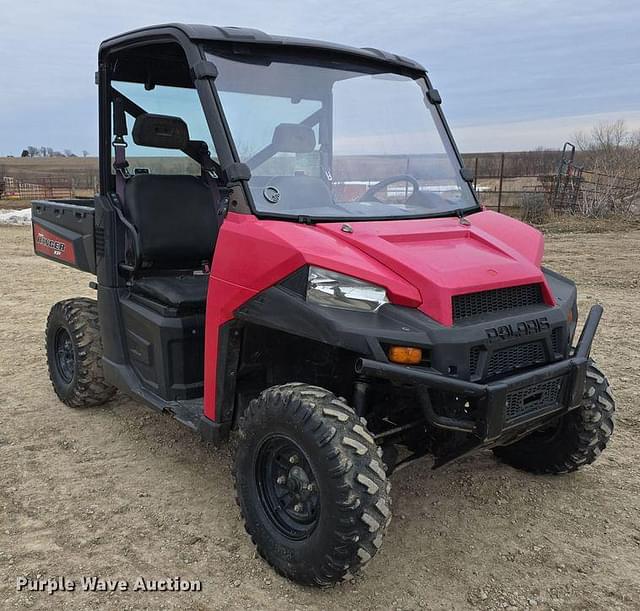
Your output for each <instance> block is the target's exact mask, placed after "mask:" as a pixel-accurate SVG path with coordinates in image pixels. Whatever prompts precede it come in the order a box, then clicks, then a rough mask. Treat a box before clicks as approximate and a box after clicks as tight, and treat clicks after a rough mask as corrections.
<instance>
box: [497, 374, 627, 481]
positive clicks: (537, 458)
mask: <svg viewBox="0 0 640 611" xmlns="http://www.w3.org/2000/svg"><path fill="white" fill-rule="evenodd" d="M614 415H615V402H614V399H613V395H612V394H611V387H610V386H609V382H608V381H607V378H606V377H605V375H604V374H603V373H602V372H601V371H600V370H599V369H598V368H597V367H596V366H595V365H594V363H593V362H589V365H588V368H587V379H586V380H585V388H584V398H583V401H582V404H581V405H580V407H577V408H576V409H574V410H572V411H570V412H569V413H568V414H565V415H564V416H562V418H560V419H559V420H558V421H556V422H555V423H554V424H552V425H550V426H549V427H546V428H545V429H543V430H540V431H535V432H533V433H531V434H530V435H528V436H527V437H525V438H524V439H522V440H520V441H517V442H516V443H513V444H511V445H508V446H501V447H498V448H494V450H493V451H494V453H495V455H496V456H497V457H498V458H500V459H501V460H502V461H504V462H505V463H507V464H509V465H511V466H512V467H516V468H517V469H522V470H523V471H529V472H531V473H549V474H560V473H570V472H572V471H576V470H577V469H579V468H580V467H583V466H584V465H589V464H591V463H592V462H594V461H595V460H596V458H598V456H600V453H601V452H602V451H603V450H604V449H605V448H606V446H607V443H608V442H609V439H610V438H611V435H612V434H613V426H614Z"/></svg>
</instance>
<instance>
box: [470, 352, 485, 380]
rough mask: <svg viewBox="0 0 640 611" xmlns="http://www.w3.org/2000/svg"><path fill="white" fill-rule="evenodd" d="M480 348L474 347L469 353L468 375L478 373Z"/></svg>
mask: <svg viewBox="0 0 640 611" xmlns="http://www.w3.org/2000/svg"><path fill="white" fill-rule="evenodd" d="M481 349H482V347H481V346H474V347H473V348H471V350H470V351H469V374H470V375H472V376H474V375H476V373H477V371H478V361H479V360H480V350H481Z"/></svg>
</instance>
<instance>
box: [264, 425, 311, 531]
mask: <svg viewBox="0 0 640 611" xmlns="http://www.w3.org/2000/svg"><path fill="white" fill-rule="evenodd" d="M256 482H257V486H258V495H259V497H260V501H261V502H262V506H263V508H264V510H265V512H266V514H267V516H268V517H269V519H270V520H271V522H272V523H273V525H274V526H275V527H276V528H277V529H278V531H279V532H280V533H281V534H283V535H284V536H285V537H287V538H288V539H293V540H301V539H306V538H307V537H308V536H309V535H310V534H311V533H312V532H313V530H314V529H315V527H316V525H317V524H318V520H319V518H320V494H319V490H318V484H317V481H316V478H315V475H314V473H313V470H312V468H311V465H310V464H309V461H308V459H307V457H306V456H305V454H304V452H303V451H302V450H301V449H300V447H299V446H298V445H297V444H296V443H295V442H294V441H292V440H291V439H288V438H287V437H283V436H280V435H274V436H270V437H268V438H267V439H265V440H264V441H263V442H262V444H261V446H260V448H259V450H258V454H257V459H256Z"/></svg>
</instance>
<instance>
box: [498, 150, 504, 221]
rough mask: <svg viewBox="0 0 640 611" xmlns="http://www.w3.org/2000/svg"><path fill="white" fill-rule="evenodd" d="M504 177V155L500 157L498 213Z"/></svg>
mask: <svg viewBox="0 0 640 611" xmlns="http://www.w3.org/2000/svg"><path fill="white" fill-rule="evenodd" d="M503 176H504V153H502V154H501V155H500V186H499V187H498V212H500V207H501V205H502V178H503Z"/></svg>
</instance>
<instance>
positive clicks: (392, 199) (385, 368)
mask: <svg viewBox="0 0 640 611" xmlns="http://www.w3.org/2000/svg"><path fill="white" fill-rule="evenodd" d="M97 83H98V87H99V122H100V130H99V139H100V194H99V195H97V196H96V198H95V200H87V201H85V200H65V201H37V202H34V203H33V239H34V248H35V251H36V253H37V254H39V255H42V256H44V257H47V258H49V259H53V260H55V261H60V262H61V263H66V264H67V265H71V266H73V267H76V268H79V269H81V270H84V271H87V272H90V273H92V274H95V275H96V276H97V281H96V282H92V283H91V286H92V287H93V288H95V289H96V290H97V301H93V300H89V299H70V300H65V301H62V302H60V303H57V304H56V305H54V306H53V308H52V310H51V314H50V315H49V320H48V323H47V331H46V340H47V357H48V363H49V371H50V375H51V381H52V383H53V387H54V389H55V391H56V393H57V395H58V396H59V397H60V399H61V400H62V401H63V402H65V403H66V404H67V405H70V406H71V407H86V406H94V405H99V404H101V403H104V402H105V401H108V400H109V399H110V398H111V397H112V396H113V395H114V393H115V392H116V389H119V390H121V391H123V392H125V393H128V394H129V395H131V396H132V397H134V398H136V399H139V400H140V401H142V402H143V403H146V404H147V405H149V406H151V407H154V408H156V409H158V410H163V411H166V412H169V413H170V414H172V415H173V416H174V417H175V418H176V419H178V420H179V421H181V422H183V423H184V424H186V425H187V426H189V427H191V428H193V429H195V430H198V431H200V432H201V433H202V435H204V437H206V438H207V439H209V440H214V441H219V440H223V439H225V438H227V437H228V435H229V433H230V432H231V431H237V446H238V447H237V454H236V459H235V467H234V473H235V485H236V491H237V498H238V503H239V505H240V511H241V512H242V516H243V518H244V521H245V523H246V528H247V531H248V532H249V534H250V535H251V538H252V540H253V541H254V543H255V544H256V546H257V548H258V550H259V552H260V553H261V554H262V555H263V556H264V557H265V558H266V559H267V560H268V561H269V562H270V563H271V564H272V565H273V566H274V567H275V569H276V570H277V571H278V572H280V573H282V574H283V575H286V576H287V577H290V578H291V579H293V580H295V581H298V582H300V583H304V584H317V585H327V584H331V583H334V582H336V581H339V580H342V579H345V578H348V577H349V576H350V575H351V574H352V573H353V572H354V571H355V570H357V569H359V568H360V567H362V566H363V565H364V564H366V563H367V562H368V561H369V560H370V559H371V558H372V557H373V556H374V554H375V553H376V552H377V550H378V549H379V548H380V546H381V544H382V538H383V535H384V532H385V529H386V528H387V526H388V525H389V521H390V520H391V499H390V495H389V489H390V486H389V481H388V478H389V475H390V473H391V472H393V471H394V470H395V469H397V468H398V467H400V466H403V465H406V464H408V463H409V462H411V461H413V460H416V459H419V458H421V457H423V456H425V455H431V456H433V457H434V461H435V463H434V464H435V466H436V467H439V466H442V465H444V464H446V463H448V462H449V461H451V460H454V459H456V458H458V457H460V456H462V455H464V454H467V453H469V452H473V451H477V450H480V449H482V448H491V449H492V450H493V451H494V452H495V454H496V455H497V456H498V457H499V458H500V459H501V460H503V461H505V462H507V463H508V464H510V465H513V466H515V467H518V468H520V469H525V470H528V471H531V472H535V473H566V472H569V471H573V470H575V469H577V468H579V467H580V466H582V465H585V464H588V463H591V462H593V461H594V460H595V459H596V457H597V456H598V454H599V453H600V451H601V450H603V449H604V447H605V446H606V444H607V442H608V440H609V438H610V436H611V434H612V430H613V412H614V403H613V399H612V397H611V392H610V389H609V385H608V384H607V380H606V378H605V376H604V375H603V374H602V373H601V372H600V371H599V370H598V369H597V368H596V367H595V365H594V364H593V362H592V361H591V360H590V358H589V353H590V349H591V344H592V341H593V338H594V334H595V332H596V327H597V326H598V322H599V319H600V316H601V313H602V308H601V307H600V306H597V305H596V306H593V307H592V308H591V311H590V313H589V315H588V317H587V319H586V322H585V325H584V329H583V331H582V334H581V335H580V338H579V339H578V341H577V342H575V344H574V341H573V340H574V332H575V330H576V321H577V308H576V288H575V285H574V284H573V283H572V282H571V281H570V280H568V279H567V278H564V277H563V276H561V275H559V274H557V273H555V272H552V271H551V270H548V269H545V268H543V267H541V265H540V264H541V258H542V250H543V239H542V236H541V235H540V233H539V232H538V231H536V230H535V229H533V228H532V227H529V226H528V225H525V224H523V223H520V222H518V221H516V220H514V219H512V218H509V217H507V216H502V215H500V214H496V213H494V212H488V211H484V210H483V209H482V208H481V207H480V206H479V205H478V202H477V200H476V197H475V195H474V191H473V189H472V186H471V184H470V182H471V178H472V177H471V174H470V172H468V171H467V170H465V169H464V168H463V167H462V162H461V158H460V155H459V153H458V151H457V149H456V146H455V144H454V142H453V139H452V137H451V133H450V131H449V129H448V127H447V123H446V122H445V119H444V116H443V113H442V107H441V99H440V95H439V94H438V91H437V90H436V89H434V88H433V87H432V85H431V82H430V81H429V79H428V77H427V75H426V73H425V70H424V68H423V67H422V66H420V65H419V64H417V63H415V62H414V61H411V60H409V59H407V58H404V57H401V56H398V55H394V54H391V53H385V52H383V51H379V50H377V49H355V48H350V47H344V46H341V45H336V44H330V43H324V42H317V41H312V40H302V39H297V38H284V37H276V36H269V35H267V34H264V33H263V32H260V31H256V30H248V29H239V28H220V27H210V26H200V25H178V24H172V25H162V26H153V27H149V28H144V29H141V30H137V31H134V32H129V33H126V34H122V35H121V36H117V37H115V38H110V39H109V40H107V41H105V42H104V43H103V44H102V46H101V47H100V54H99V70H98V73H97ZM572 346H573V347H572Z"/></svg>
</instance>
